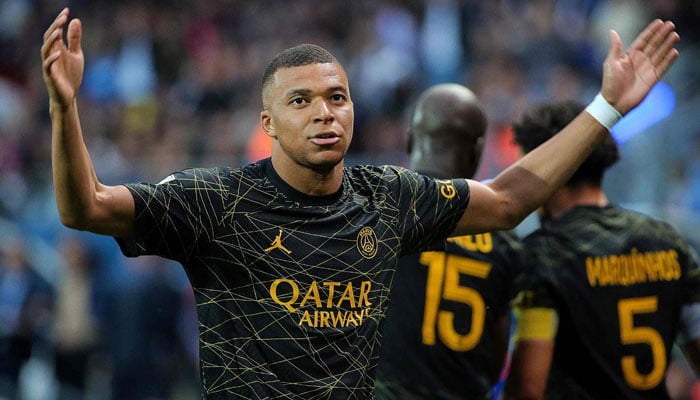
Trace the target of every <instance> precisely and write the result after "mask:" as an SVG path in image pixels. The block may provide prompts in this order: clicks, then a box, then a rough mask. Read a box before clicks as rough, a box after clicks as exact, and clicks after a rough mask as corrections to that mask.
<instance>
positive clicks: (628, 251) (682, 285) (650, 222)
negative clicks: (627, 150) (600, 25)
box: [506, 101, 700, 400]
mask: <svg viewBox="0 0 700 400" xmlns="http://www.w3.org/2000/svg"><path fill="white" fill-rule="evenodd" d="M582 109H583V106H582V105H580V104H577V103H575V102H570V101H569V102H558V103H543V104H540V105H538V106H536V107H533V108H532V109H530V110H529V111H527V112H526V113H525V114H524V115H523V117H522V119H521V120H520V121H518V122H517V123H515V124H514V125H513V130H514V132H515V139H516V141H517V143H518V145H519V146H520V147H521V149H522V150H523V152H528V151H530V150H532V149H534V148H535V147H536V146H538V145H539V144H541V143H543V142H545V141H546V140H547V139H549V138H550V137H552V135H554V134H555V133H556V132H557V131H558V130H559V129H560V128H561V127H563V126H565V125H566V124H568V123H569V121H571V120H572V119H573V118H574V117H575V116H576V115H577V114H578V113H579V112H581V110H582ZM618 158H619V155H618V149H617V145H616V143H615V140H614V139H613V138H612V137H609V138H608V139H607V140H606V141H605V142H604V143H603V144H601V145H600V146H598V148H596V149H595V150H594V151H593V153H592V154H591V155H590V156H589V157H588V158H587V159H586V160H585V161H584V162H583V164H582V165H581V167H580V168H579V169H578V170H577V171H576V172H575V173H574V175H573V176H572V178H571V179H570V180H569V182H568V183H567V184H566V185H565V186H564V187H563V188H561V189H559V190H558V191H557V192H556V193H555V194H554V196H552V198H551V199H550V200H548V201H547V202H546V203H545V204H544V206H543V207H542V208H541V209H540V211H539V216H540V219H541V227H540V229H538V230H536V231H535V232H533V233H531V234H530V235H528V236H527V237H526V238H525V239H524V240H523V242H524V248H525V251H524V257H525V263H526V273H525V274H523V276H524V277H526V278H525V279H524V282H523V284H522V288H521V291H520V292H519V293H518V296H517V301H516V303H515V306H516V308H515V310H516V313H517V315H518V316H519V319H518V329H517V332H516V338H515V347H514V352H513V358H512V364H511V368H510V372H509V376H508V380H507V383H506V398H507V399H542V398H547V399H657V400H658V399H668V398H669V397H668V394H667V393H666V385H665V377H666V371H667V369H668V365H669V362H670V361H671V350H672V346H673V343H674V340H675V339H676V337H677V334H678V332H679V331H678V327H679V318H680V313H681V310H682V308H683V307H684V305H686V304H700V303H698V302H700V269H699V268H698V264H697V260H696V258H695V254H694V252H693V250H692V248H691V247H690V246H689V245H688V244H687V243H686V242H685V241H684V240H683V239H682V238H681V236H680V235H679V233H678V232H677V231H676V229H674V228H673V227H671V226H670V225H669V224H667V223H664V222H662V221H659V220H656V219H653V218H650V217H648V216H645V215H642V214H639V213H637V212H633V211H630V210H625V209H623V208H621V207H619V206H616V205H614V204H611V203H610V202H609V201H608V199H607V197H606V195H605V193H604V191H603V190H602V187H601V184H602V180H603V176H604V172H605V170H606V169H608V168H609V167H610V166H612V165H613V164H614V163H615V162H616V161H617V160H618ZM691 323H692V322H691ZM694 324H695V325H696V326H695V328H688V327H686V328H685V330H686V331H687V332H693V334H694V335H700V332H697V324H698V322H697V321H696V322H694ZM697 340H698V337H692V338H687V339H685V340H684V345H685V344H687V345H688V346H697V343H694V342H693V341H695V342H697ZM689 349H691V350H693V349H692V348H689ZM691 354H698V353H697V348H695V349H694V350H693V351H692V353H691ZM691 359H692V358H691Z"/></svg>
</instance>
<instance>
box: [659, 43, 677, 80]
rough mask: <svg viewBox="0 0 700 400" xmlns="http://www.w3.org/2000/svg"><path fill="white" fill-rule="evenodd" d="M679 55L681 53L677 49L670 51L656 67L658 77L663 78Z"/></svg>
mask: <svg viewBox="0 0 700 400" xmlns="http://www.w3.org/2000/svg"><path fill="white" fill-rule="evenodd" d="M679 55H680V53H679V52H678V50H676V49H671V50H670V51H668V52H667V53H666V54H665V55H664V57H663V58H662V59H661V61H660V62H659V63H658V65H657V66H656V71H657V72H656V73H657V75H658V76H663V75H664V74H665V73H666V71H668V69H669V68H671V65H672V64H673V63H674V62H675V61H676V59H677V58H678V56H679Z"/></svg>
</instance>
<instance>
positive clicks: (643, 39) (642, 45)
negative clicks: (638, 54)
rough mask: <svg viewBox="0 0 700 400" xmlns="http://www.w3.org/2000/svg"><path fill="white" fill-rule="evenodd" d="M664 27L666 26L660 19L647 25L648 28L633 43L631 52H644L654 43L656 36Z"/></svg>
mask: <svg viewBox="0 0 700 400" xmlns="http://www.w3.org/2000/svg"><path fill="white" fill-rule="evenodd" d="M664 26H665V24H664V23H663V22H662V21H661V20H660V19H655V20H653V21H651V22H650V23H649V25H647V27H646V28H645V29H644V30H643V31H642V32H641V33H640V34H639V35H637V37H636V38H635V39H634V42H632V45H630V50H639V51H644V50H645V49H646V48H647V46H648V45H649V44H650V43H652V39H653V38H654V37H655V35H657V34H659V32H660V30H661V29H662V28H663V27H664ZM667 33H668V32H667ZM664 36H665V35H664ZM657 40H658V39H657Z"/></svg>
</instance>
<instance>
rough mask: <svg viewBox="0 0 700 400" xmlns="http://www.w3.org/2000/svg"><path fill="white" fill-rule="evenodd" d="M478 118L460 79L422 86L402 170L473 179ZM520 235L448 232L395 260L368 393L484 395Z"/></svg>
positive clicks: (493, 374) (494, 366) (504, 342)
mask: <svg viewBox="0 0 700 400" xmlns="http://www.w3.org/2000/svg"><path fill="white" fill-rule="evenodd" d="M486 123H487V122H486V116H485V115H484V112H483V110H482V109H481V106H480V105H479V103H478V101H477V98H476V97H475V95H474V94H473V93H472V92H471V91H470V90H469V89H467V88H466V87H464V86H461V85H458V84H442V85H436V86H433V87H431V88H429V89H428V90H426V91H425V92H423V93H422V94H421V96H420V97H419V98H418V101H417V103H416V106H415V108H414V110H413V114H412V118H411V123H410V130H409V136H408V150H409V154H410V158H409V160H410V166H409V167H410V168H411V169H413V170H415V171H417V172H420V173H423V174H426V175H429V176H433V177H435V178H443V179H444V178H448V177H457V176H461V177H466V178H471V177H472V176H473V175H474V173H475V171H476V168H477V166H478V164H479V160H480V157H481V152H482V147H483V143H484V135H485V132H486ZM518 250H519V242H518V241H517V240H516V238H515V236H514V235H512V234H511V233H507V232H506V231H496V232H492V233H482V234H477V235H467V236H459V237H453V238H450V239H448V240H447V243H446V245H445V251H444V252H439V251H429V252H423V253H420V254H414V255H409V256H405V257H403V258H402V259H401V260H400V261H399V265H398V266H397V269H396V272H395V274H394V281H393V283H392V289H391V300H390V302H389V308H388V311H387V318H386V320H385V322H384V328H383V338H382V339H383V340H382V355H381V357H380V360H379V369H378V373H377V385H376V397H377V399H378V400H382V399H397V400H398V399H480V398H486V397H487V396H488V394H489V393H490V390H491V388H492V386H493V385H494V384H495V383H496V382H497V380H498V377H499V374H500V372H501V370H502V368H503V365H504V362H505V359H506V355H507V351H508V337H509V332H510V307H509V303H510V300H511V298H512V297H511V296H512V294H513V293H512V291H513V282H514V280H515V277H516V275H517V274H518V273H519V272H520V268H521V264H520V262H519V258H518V257H519V255H518Z"/></svg>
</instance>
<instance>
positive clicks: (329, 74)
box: [274, 63, 348, 96]
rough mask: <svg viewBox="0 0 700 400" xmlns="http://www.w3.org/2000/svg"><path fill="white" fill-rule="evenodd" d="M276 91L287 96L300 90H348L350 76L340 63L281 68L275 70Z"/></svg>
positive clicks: (277, 93)
mask: <svg viewBox="0 0 700 400" xmlns="http://www.w3.org/2000/svg"><path fill="white" fill-rule="evenodd" d="M274 77H275V79H274V85H275V93H276V95H281V96H286V95H287V94H289V93H291V92H295V91H299V90H303V91H311V92H323V91H328V90H338V89H342V90H345V91H348V78H347V76H346V74H345V71H344V70H343V67H342V66H340V64H338V63H317V64H309V65H302V66H300V67H291V68H281V69H279V70H277V72H275V76H274Z"/></svg>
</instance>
